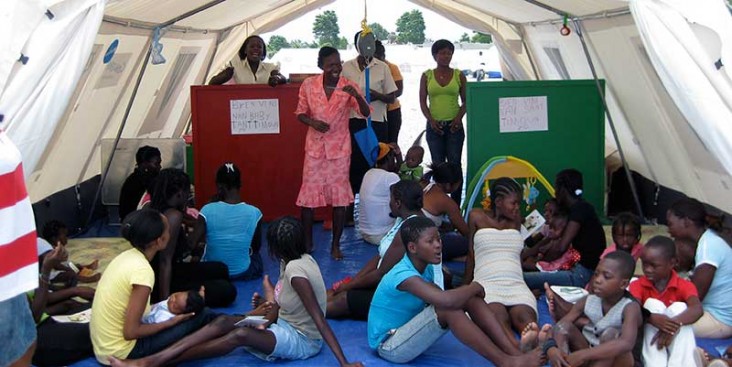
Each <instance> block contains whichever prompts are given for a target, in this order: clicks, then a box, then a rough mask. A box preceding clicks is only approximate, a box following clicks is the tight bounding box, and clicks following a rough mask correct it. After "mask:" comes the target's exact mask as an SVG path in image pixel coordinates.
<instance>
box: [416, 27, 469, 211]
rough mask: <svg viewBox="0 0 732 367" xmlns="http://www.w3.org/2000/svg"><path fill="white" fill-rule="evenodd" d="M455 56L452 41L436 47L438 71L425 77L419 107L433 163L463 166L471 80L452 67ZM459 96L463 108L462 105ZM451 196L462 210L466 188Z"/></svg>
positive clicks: (440, 43)
mask: <svg viewBox="0 0 732 367" xmlns="http://www.w3.org/2000/svg"><path fill="white" fill-rule="evenodd" d="M454 52H455V46H454V45H453V44H452V42H450V41H448V40H444V39H441V40H437V41H435V43H434V44H432V57H433V58H434V59H435V61H436V62H437V67H436V68H435V69H430V70H427V71H425V72H424V73H422V79H421V80H420V82H419V104H420V107H421V108H422V114H423V115H424V117H425V118H427V145H428V146H429V148H430V155H432V163H434V164H438V163H442V162H451V163H455V164H457V165H458V166H461V164H460V162H461V157H462V155H463V141H464V140H465V129H464V128H463V116H465V84H466V83H467V80H466V79H465V75H463V73H461V72H460V70H458V69H453V68H451V67H450V61H452V54H453V53H454ZM458 96H460V100H461V101H462V104H460V103H459V102H458ZM428 99H429V104H428ZM461 176H462V166H461ZM450 196H451V197H452V199H453V200H455V202H456V203H457V204H458V206H460V199H461V196H462V186H461V187H458V188H457V190H455V191H453V192H452V193H451V194H450Z"/></svg>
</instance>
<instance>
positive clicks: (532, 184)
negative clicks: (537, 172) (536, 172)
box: [523, 177, 539, 211]
mask: <svg viewBox="0 0 732 367" xmlns="http://www.w3.org/2000/svg"><path fill="white" fill-rule="evenodd" d="M523 189H524V190H523V191H524V195H523V196H524V201H525V202H526V211H530V210H531V207H532V206H533V205H534V204H535V203H536V199H538V198H539V189H537V188H536V177H527V178H526V183H525V184H524V185H523Z"/></svg>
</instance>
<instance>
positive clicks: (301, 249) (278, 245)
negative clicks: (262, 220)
mask: <svg viewBox="0 0 732 367" xmlns="http://www.w3.org/2000/svg"><path fill="white" fill-rule="evenodd" d="M267 243H268V244H269V254H270V256H272V257H273V258H277V259H281V260H284V261H285V262H289V261H291V260H297V259H299V258H300V257H301V256H302V255H303V254H304V253H306V252H307V249H306V248H305V231H304V229H303V227H302V224H301V223H300V221H299V220H297V219H295V218H294V217H292V216H287V217H282V218H278V219H275V221H274V222H272V223H271V224H270V225H269V228H268V229H267Z"/></svg>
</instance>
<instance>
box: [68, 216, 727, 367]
mask: <svg viewBox="0 0 732 367" xmlns="http://www.w3.org/2000/svg"><path fill="white" fill-rule="evenodd" d="M313 232H314V234H313V235H314V241H315V243H316V244H317V246H316V249H315V253H314V256H315V258H316V260H317V261H318V264H319V265H320V269H321V272H322V274H323V277H324V278H325V284H326V287H329V286H330V285H331V284H333V282H335V281H337V280H340V279H342V278H343V277H345V276H347V275H353V274H355V273H356V272H358V271H359V270H360V269H361V266H362V265H363V264H364V263H365V262H366V261H367V260H368V259H370V258H371V257H372V256H374V255H375V254H376V252H377V251H376V247H375V246H372V245H369V244H366V243H365V242H364V241H362V240H361V238H360V237H359V236H358V234H357V232H356V231H355V230H354V228H353V227H349V228H346V229H345V230H344V233H343V238H342V240H341V243H342V245H341V248H342V249H343V253H344V255H345V259H344V260H342V261H334V260H331V258H330V256H329V251H328V249H329V248H330V240H331V232H329V231H323V230H322V227H321V226H320V225H316V227H315V229H314V231H313ZM117 233H118V227H117V228H115V227H109V226H103V225H98V226H96V227H94V228H92V229H91V230H90V231H88V232H87V233H86V236H89V237H105V236H109V237H114V236H117ZM263 246H264V247H263V249H262V254H267V249H266V246H267V244H266V241H265V243H264V245H263ZM263 259H264V266H265V273H266V274H269V276H270V279H272V281H273V282H274V281H276V279H277V277H278V275H279V267H278V266H277V264H276V262H275V261H274V260H273V259H271V258H269V256H267V255H264V256H263ZM447 265H448V267H450V268H451V269H455V270H456V271H462V264H461V263H450V264H447ZM235 284H236V287H237V289H238V291H239V294H238V297H237V299H236V302H235V303H234V304H233V305H232V306H231V307H228V308H222V309H216V311H218V312H222V313H243V312H246V311H249V310H250V309H251V306H250V300H251V295H252V293H253V292H255V291H257V292H260V293H261V291H262V286H261V280H253V281H247V282H242V281H239V282H236V283H235ZM538 306H539V322H540V324H544V323H548V322H551V321H552V320H551V318H550V316H549V311H548V309H547V305H546V302H545V300H544V297H543V296H542V298H541V299H539V302H538ZM329 323H330V325H331V327H332V328H333V331H334V332H335V334H336V336H337V337H338V340H339V341H340V343H341V347H342V348H343V351H344V353H345V355H346V358H348V360H349V361H351V362H354V361H361V362H363V363H364V365H366V366H391V365H393V364H391V363H389V362H386V361H384V360H382V359H380V358H378V356H377V355H376V354H375V353H374V352H372V351H371V349H370V348H369V347H368V343H367V341H366V322H363V321H346V320H329ZM697 343H698V344H699V345H700V346H702V347H704V348H705V349H706V350H707V351H709V353H710V354H712V355H719V349H718V348H721V347H725V348H726V347H727V346H728V345H730V343H732V340H730V339H727V340H710V339H701V340H697ZM276 363H277V364H280V363H283V364H286V365H288V366H293V367H295V366H333V365H337V364H338V362H337V361H336V359H335V357H334V356H333V353H332V352H331V351H330V349H329V348H328V347H327V345H326V344H324V345H323V349H322V350H321V352H320V353H319V354H318V355H317V356H315V357H313V358H310V359H307V360H302V361H277V362H276ZM476 365H483V366H485V365H487V366H492V364H490V363H489V362H487V361H486V360H484V359H483V358H482V357H480V356H479V355H478V354H477V353H475V352H473V351H472V350H471V349H469V348H468V347H466V346H464V345H462V344H461V343H460V342H459V341H458V340H457V339H456V338H455V336H454V335H452V334H451V333H447V334H446V335H445V336H443V337H442V338H441V339H440V340H438V341H437V343H435V344H434V345H433V346H432V347H431V348H429V349H428V351H427V352H426V353H424V354H423V355H422V356H420V357H419V358H417V359H415V360H414V361H412V363H410V364H406V365H403V366H476ZM73 366H75V367H86V366H99V364H98V363H97V362H96V360H95V359H93V358H89V359H86V360H83V361H81V362H78V363H76V364H74V365H73ZM184 366H271V363H269V362H265V361H262V360H260V359H258V358H256V357H254V356H253V355H251V354H249V353H248V352H246V351H245V350H243V349H241V348H240V349H237V350H235V351H233V352H232V353H230V354H228V355H226V356H222V357H218V358H213V359H207V360H200V361H193V362H188V363H185V364H184Z"/></svg>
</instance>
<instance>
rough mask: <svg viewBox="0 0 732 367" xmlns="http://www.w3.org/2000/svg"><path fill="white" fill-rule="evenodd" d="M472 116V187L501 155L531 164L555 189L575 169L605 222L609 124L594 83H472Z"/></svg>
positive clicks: (469, 87) (469, 91)
mask: <svg viewBox="0 0 732 367" xmlns="http://www.w3.org/2000/svg"><path fill="white" fill-rule="evenodd" d="M601 85H602V88H603V89H604V88H605V83H604V81H601ZM534 97H539V98H534ZM544 97H545V98H544ZM467 111H468V113H467V115H468V121H467V126H468V134H467V135H468V172H467V180H468V181H470V180H471V179H472V178H473V177H474V176H475V175H476V174H479V173H480V172H477V170H478V169H480V167H481V166H482V165H483V163H485V162H486V161H487V160H488V159H490V158H491V157H494V156H501V155H511V156H515V157H517V158H521V159H524V160H526V161H528V162H530V163H531V164H533V165H534V166H535V167H536V168H537V169H538V170H539V172H541V173H542V174H543V175H544V176H545V177H546V178H547V180H549V181H550V182H551V183H552V185H553V184H554V178H555V176H556V174H557V173H558V172H559V171H561V170H562V169H565V168H575V169H578V170H579V171H581V172H582V175H583V179H584V195H583V196H584V198H585V199H586V200H587V201H589V202H590V203H591V204H592V205H593V206H594V207H595V209H597V212H598V215H601V216H604V197H605V192H604V187H605V185H604V183H605V157H604V144H605V118H604V109H603V104H602V100H601V97H600V95H599V93H598V91H597V86H596V84H595V81H594V80H552V81H510V82H495V83H486V82H483V83H478V82H473V83H468V84H467ZM542 116H543V117H542ZM544 128H546V130H543V131H532V130H534V129H544ZM527 129H528V130H530V131H526V130H527ZM467 195H468V196H469V195H470V193H467ZM478 201H479V200H478Z"/></svg>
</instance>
